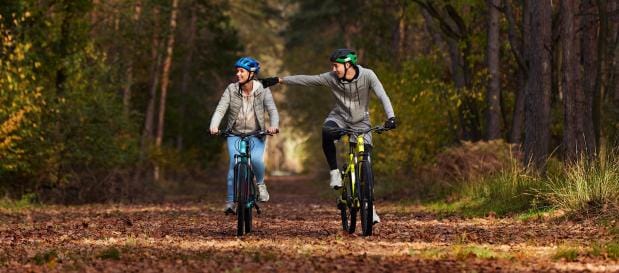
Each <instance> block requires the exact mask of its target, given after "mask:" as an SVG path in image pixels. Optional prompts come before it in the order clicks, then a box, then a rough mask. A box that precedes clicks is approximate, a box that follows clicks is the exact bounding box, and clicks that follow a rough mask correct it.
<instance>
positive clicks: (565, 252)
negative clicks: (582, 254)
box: [552, 246, 579, 262]
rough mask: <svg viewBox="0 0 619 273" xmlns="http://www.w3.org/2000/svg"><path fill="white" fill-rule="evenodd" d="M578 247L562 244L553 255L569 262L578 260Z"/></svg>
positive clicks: (555, 258)
mask: <svg viewBox="0 0 619 273" xmlns="http://www.w3.org/2000/svg"><path fill="white" fill-rule="evenodd" d="M578 255H579V253H578V249H576V248H573V247H567V246H562V247H559V248H558V249H557V251H556V252H555V254H554V255H553V256H552V258H553V259H554V260H561V259H564V260H566V261H569V262H573V261H576V259H577V258H578Z"/></svg>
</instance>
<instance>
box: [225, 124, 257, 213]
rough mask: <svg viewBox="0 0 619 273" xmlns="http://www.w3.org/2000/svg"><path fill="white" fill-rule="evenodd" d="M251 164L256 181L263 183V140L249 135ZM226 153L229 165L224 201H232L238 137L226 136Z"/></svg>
mask: <svg viewBox="0 0 619 273" xmlns="http://www.w3.org/2000/svg"><path fill="white" fill-rule="evenodd" d="M250 139H251V141H250V142H251V166H252V170H253V171H254V175H255V176H256V183H258V184H263V183H264V140H262V139H260V138H257V137H251V138H250ZM227 140H228V155H229V156H230V166H229V168H228V177H227V182H228V195H227V197H226V198H227V199H226V201H228V202H232V201H234V155H237V154H239V152H238V151H237V150H236V148H237V143H239V141H240V140H241V138H240V137H235V136H232V137H228V139H227Z"/></svg>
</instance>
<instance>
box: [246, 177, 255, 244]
mask: <svg viewBox="0 0 619 273" xmlns="http://www.w3.org/2000/svg"><path fill="white" fill-rule="evenodd" d="M247 184H248V186H249V188H248V200H247V203H246V204H247V205H246V207H245V233H250V232H251V231H252V220H253V219H252V218H253V216H252V207H253V206H250V203H253V202H256V184H254V175H253V173H251V171H250V175H249V180H248V183H247Z"/></svg>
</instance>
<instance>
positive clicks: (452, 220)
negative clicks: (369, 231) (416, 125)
mask: <svg viewBox="0 0 619 273" xmlns="http://www.w3.org/2000/svg"><path fill="white" fill-rule="evenodd" d="M267 183H268V185H269V191H270V195H271V201H270V202H268V203H266V204H264V205H263V206H262V211H263V213H262V214H261V215H258V216H256V217H255V218H254V219H255V221H254V232H252V233H250V234H248V235H246V236H243V237H241V238H239V237H236V236H235V234H236V233H235V232H236V231H235V228H236V222H235V221H236V218H235V217H234V216H225V215H224V214H223V203H222V202H220V201H221V200H222V198H221V197H222V196H223V186H221V185H217V186H214V187H213V191H212V192H211V194H212V195H213V197H212V198H211V197H209V198H207V199H208V200H213V201H206V202H199V203H169V204H156V205H113V204H112V205H103V204H102V205H88V206H69V207H66V206H46V207H41V208H33V209H23V210H17V211H8V210H4V211H0V271H3V272H5V271H7V272H254V271H256V272H336V271H337V272H578V271H588V272H617V271H619V262H618V261H617V260H612V259H609V258H604V257H602V256H595V255H585V253H588V252H587V251H588V250H587V249H591V248H592V247H593V246H594V245H595V244H596V243H605V242H608V241H610V240H612V238H613V234H611V233H612V232H611V231H608V230H605V229H604V228H601V227H599V226H595V225H594V224H592V223H589V222H586V221H585V222H578V223H575V222H565V221H564V222H556V221H549V220H534V221H527V222H523V221H520V220H517V219H514V218H491V217H488V218H473V219H464V218H460V217H447V218H440V217H436V216H435V215H433V214H430V213H427V212H424V210H423V209H422V208H421V207H418V206H410V205H402V204H397V203H391V202H386V201H382V200H378V201H377V206H378V211H379V213H380V215H381V219H382V223H380V224H379V225H377V226H376V228H375V235H374V236H371V237H366V238H364V237H362V236H359V232H357V233H356V234H353V235H349V234H346V233H344V232H342V231H341V227H340V219H339V212H338V210H337V209H336V207H335V201H334V200H335V194H334V193H331V192H330V190H329V189H327V181H321V182H316V179H311V178H308V177H271V178H269V179H268V180H267ZM218 201H219V202H218ZM357 227H358V228H357V229H358V230H359V229H360V227H359V226H357ZM559 249H568V250H569V249H577V251H578V253H580V255H578V256H577V257H576V258H575V259H574V260H573V261H566V260H565V259H554V258H553V257H554V256H555V255H556V253H557V252H558V250H559ZM566 256H569V255H566Z"/></svg>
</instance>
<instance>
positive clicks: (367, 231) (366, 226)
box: [359, 161, 374, 236]
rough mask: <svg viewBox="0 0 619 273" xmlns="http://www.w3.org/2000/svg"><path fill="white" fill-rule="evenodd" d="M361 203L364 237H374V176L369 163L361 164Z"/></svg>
mask: <svg viewBox="0 0 619 273" xmlns="http://www.w3.org/2000/svg"><path fill="white" fill-rule="evenodd" d="M359 170H360V172H359V173H360V174H361V175H360V177H359V185H360V186H361V187H360V188H359V202H360V203H361V207H360V208H359V210H360V216H361V232H362V234H363V236H371V235H372V227H373V225H374V219H373V218H374V214H373V209H374V196H373V195H374V194H373V192H374V175H373V173H372V166H371V165H370V163H369V162H367V161H361V162H359Z"/></svg>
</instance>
